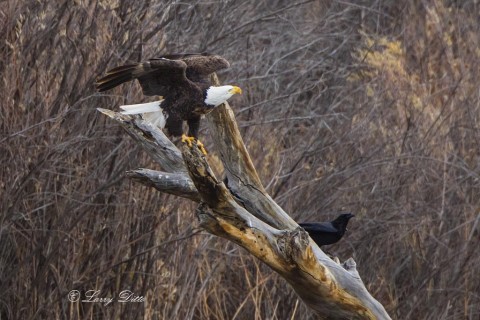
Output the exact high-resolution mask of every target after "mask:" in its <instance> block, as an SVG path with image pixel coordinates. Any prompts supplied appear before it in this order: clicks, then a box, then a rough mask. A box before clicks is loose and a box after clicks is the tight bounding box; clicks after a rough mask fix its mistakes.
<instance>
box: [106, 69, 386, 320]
mask: <svg viewBox="0 0 480 320" xmlns="http://www.w3.org/2000/svg"><path fill="white" fill-rule="evenodd" d="M214 81H218V80H217V79H216V78H215V79H214ZM217 83H218V82H217ZM99 110H100V111H101V112H102V113H104V114H106V115H107V116H109V117H111V118H113V119H115V120H116V121H118V122H119V123H120V124H121V125H122V126H123V127H124V128H125V130H126V131H127V132H128V133H129V134H130V135H131V136H132V137H133V138H134V139H135V140H136V141H137V143H139V144H140V145H141V146H142V147H143V148H144V149H145V150H146V151H147V152H148V154H149V155H150V156H151V157H152V159H154V160H155V161H156V162H158V163H159V164H160V165H161V166H162V168H163V169H164V170H165V171H166V172H159V171H153V170H148V169H137V170H134V171H130V172H128V175H129V176H130V177H132V178H134V179H136V180H138V181H139V182H141V183H143V184H146V185H149V186H152V187H154V188H156V189H157V190H160V191H162V192H166V193H170V194H174V195H178V196H181V197H184V198H188V199H190V200H193V201H195V202H198V203H199V207H198V209H197V216H198V218H199V219H200V222H201V225H202V226H203V228H205V230H207V231H209V232H210V233H212V234H215V235H217V236H220V237H223V238H225V239H228V240H230V241H233V242H235V243H237V244H239V245H240V246H242V247H244V248H245V249H246V250H247V251H248V252H250V253H251V254H253V255H254V256H255V257H257V258H258V259H260V260H261V261H263V262H264V263H265V264H267V265H268V266H270V267H271V268H272V269H273V270H275V271H276V272H278V273H279V274H280V275H281V276H282V277H283V278H285V280H287V281H288V282H289V283H290V284H291V286H292V287H293V289H294V290H295V291H296V292H297V294H298V295H299V296H300V298H301V299H302V300H303V301H304V302H305V303H306V304H307V305H308V306H309V307H310V308H311V309H312V310H314V311H315V313H317V314H318V315H319V316H320V317H321V318H326V319H390V317H389V316H388V314H387V312H386V311H385V309H384V308H383V306H382V305H381V304H380V303H379V302H378V301H376V300H375V299H374V298H373V297H372V296H371V295H370V294H369V292H368V291H367V289H366V288H365V285H364V284H363V282H362V280H361V279H360V276H359V274H358V272H357V270H356V265H355V262H354V261H353V260H352V259H349V260H347V261H346V262H345V263H343V264H342V265H341V264H338V263H336V262H334V261H333V260H332V259H330V258H329V257H328V256H327V255H326V254H325V253H323V251H322V250H321V249H320V248H319V247H318V246H317V245H316V244H315V243H314V242H313V241H312V240H311V239H310V238H309V237H308V234H307V233H306V232H305V231H304V230H303V229H302V228H300V227H299V226H298V224H297V223H296V222H295V221H294V220H293V219H291V218H290V216H289V215H288V214H287V213H285V212H284V211H283V210H282V209H281V208H280V206H278V205H277V204H276V203H275V201H273V199H272V198H271V197H270V196H269V195H268V194H267V193H266V191H265V189H264V187H263V185H262V184H261V181H260V179H259V177H258V175H257V173H256V170H255V167H254V166H253V162H252V161H251V159H250V156H249V154H248V152H247V149H246V147H245V145H244V143H243V140H242V138H241V135H240V133H239V131H238V127H237V124H236V121H235V118H234V116H233V112H232V110H231V109H230V107H229V106H228V104H225V105H222V106H220V107H218V108H216V109H215V110H214V111H213V112H212V113H211V114H210V115H209V116H208V117H207V118H208V122H209V125H210V132H212V136H213V139H214V141H215V145H216V147H217V149H218V151H219V154H220V158H221V160H222V163H223V166H224V168H225V174H226V178H227V181H228V186H226V185H225V184H224V183H223V182H222V181H220V180H219V179H217V177H216V176H215V174H214V173H213V170H212V169H211V168H210V165H209V163H208V161H207V160H206V158H205V157H204V156H203V154H202V153H201V152H200V151H199V150H198V149H197V148H195V147H194V148H190V147H188V146H186V145H182V147H181V150H182V151H181V152H180V151H179V150H178V149H177V148H176V147H175V145H174V144H172V143H171V142H170V140H168V138H167V137H166V136H165V135H164V134H163V132H162V131H161V130H159V129H158V128H156V127H154V126H152V125H150V124H148V123H146V122H145V121H143V120H141V119H138V118H131V117H129V116H124V115H121V114H118V113H115V112H112V111H109V110H104V109H99Z"/></svg>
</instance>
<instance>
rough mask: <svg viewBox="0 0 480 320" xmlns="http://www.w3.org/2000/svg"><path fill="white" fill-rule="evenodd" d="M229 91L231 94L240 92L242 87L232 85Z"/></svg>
mask: <svg viewBox="0 0 480 320" xmlns="http://www.w3.org/2000/svg"><path fill="white" fill-rule="evenodd" d="M230 92H231V93H232V94H237V93H238V94H242V89H240V87H237V86H233V88H232V89H230Z"/></svg>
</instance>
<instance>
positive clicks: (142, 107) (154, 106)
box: [120, 101, 162, 114]
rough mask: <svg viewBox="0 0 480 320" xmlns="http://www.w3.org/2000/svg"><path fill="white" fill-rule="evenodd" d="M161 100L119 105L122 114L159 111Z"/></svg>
mask: <svg viewBox="0 0 480 320" xmlns="http://www.w3.org/2000/svg"><path fill="white" fill-rule="evenodd" d="M161 103H162V101H154V102H147V103H140V104H128V105H124V106H120V109H122V110H124V111H122V114H142V113H146V112H156V111H161V110H162V108H160V104H161Z"/></svg>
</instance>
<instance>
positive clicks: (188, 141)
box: [182, 134, 195, 148]
mask: <svg viewBox="0 0 480 320" xmlns="http://www.w3.org/2000/svg"><path fill="white" fill-rule="evenodd" d="M194 140H195V138H194V137H187V136H186V135H185V134H182V142H183V143H185V142H186V143H187V144H188V147H189V148H191V147H192V145H193V141H194Z"/></svg>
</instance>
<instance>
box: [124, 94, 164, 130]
mask: <svg viewBox="0 0 480 320" xmlns="http://www.w3.org/2000/svg"><path fill="white" fill-rule="evenodd" d="M162 101H163V100H159V101H155V102H147V103H140V104H130V105H124V106H120V109H122V110H123V111H122V114H141V115H142V117H143V119H144V120H146V121H148V122H150V123H151V124H153V125H155V126H157V127H159V128H160V129H163V128H165V123H166V121H167V118H166V117H165V114H164V112H163V108H161V107H160V105H161V104H162Z"/></svg>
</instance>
